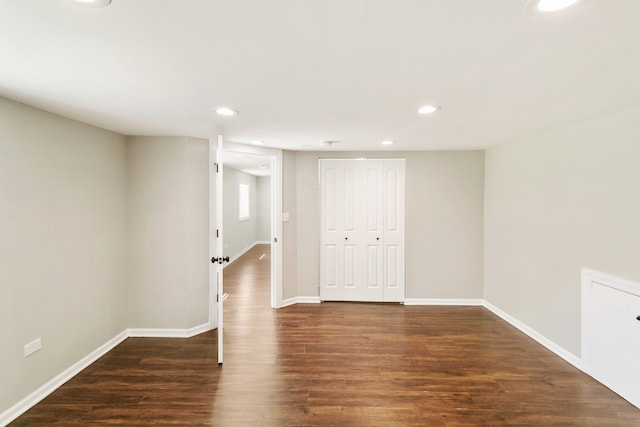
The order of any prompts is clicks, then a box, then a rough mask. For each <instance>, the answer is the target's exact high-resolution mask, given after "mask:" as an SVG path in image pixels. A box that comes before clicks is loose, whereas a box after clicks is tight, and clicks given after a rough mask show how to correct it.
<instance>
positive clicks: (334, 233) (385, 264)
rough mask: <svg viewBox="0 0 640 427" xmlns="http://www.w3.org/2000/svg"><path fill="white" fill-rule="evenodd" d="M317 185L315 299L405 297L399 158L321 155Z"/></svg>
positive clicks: (402, 160)
mask: <svg viewBox="0 0 640 427" xmlns="http://www.w3.org/2000/svg"><path fill="white" fill-rule="evenodd" d="M320 187H321V209H322V212H321V219H320V222H321V227H322V229H321V252H320V299H322V300H323V301H396V302H401V301H404V159H390V160H386V159H385V160H382V159H370V160H362V159H322V160H320ZM390 204H391V205H393V206H390Z"/></svg>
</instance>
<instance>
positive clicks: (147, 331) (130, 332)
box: [127, 322, 211, 338]
mask: <svg viewBox="0 0 640 427" xmlns="http://www.w3.org/2000/svg"><path fill="white" fill-rule="evenodd" d="M210 330H211V325H210V324H209V322H207V323H203V324H202V325H198V326H194V327H193V328H189V329H151V328H131V329H127V336H129V337H132V338H133V337H135V338H151V337H157V338H191V337H195V336H196V335H199V334H201V333H203V332H207V331H210Z"/></svg>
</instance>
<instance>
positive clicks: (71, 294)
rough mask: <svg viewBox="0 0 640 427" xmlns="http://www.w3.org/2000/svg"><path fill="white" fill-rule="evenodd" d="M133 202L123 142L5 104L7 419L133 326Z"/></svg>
mask: <svg viewBox="0 0 640 427" xmlns="http://www.w3.org/2000/svg"><path fill="white" fill-rule="evenodd" d="M125 203H126V150H125V138H124V137H122V136H120V135H117V134H115V133H112V132H108V131H105V130H102V129H98V128H95V127H92V126H89V125H85V124H82V123H79V122H75V121H72V120H68V119H65V118H62V117H59V116H56V115H53V114H49V113H46V112H43V111H40V110H37V109H35V108H31V107H28V106H25V105H22V104H18V103H15V102H13V101H9V100H6V99H3V98H0V339H1V341H2V343H1V344H0V413H2V412H3V411H4V410H6V409H7V408H9V407H11V406H12V405H13V404H15V403H17V402H18V401H19V400H21V399H23V398H24V397H25V396H27V395H28V394H29V393H31V392H33V391H35V390H36V389H37V388H38V387H40V386H42V385H43V384H44V383H46V382H47V381H49V380H51V379H52V378H53V377H55V376H56V375H58V374H60V373H61V372H62V371H64V370H65V369H67V368H68V367H69V366H71V365H72V364H74V363H76V362H78V361H79V360H80V359H81V358H83V357H85V356H86V355H88V354H89V353H90V352H92V351H93V350H95V349H96V348H98V347H100V346H101V345H103V344H104V343H105V342H107V341H108V340H110V339H111V338H113V337H114V336H116V335H117V334H119V333H120V332H122V331H123V330H124V329H125V328H126V287H125V274H124V255H123V254H124V248H125V214H126V205H125ZM38 337H41V338H42V349H41V350H40V351H38V352H36V353H34V354H33V355H31V356H29V357H28V358H24V357H23V346H24V344H26V343H28V342H30V341H32V340H34V339H36V338H38Z"/></svg>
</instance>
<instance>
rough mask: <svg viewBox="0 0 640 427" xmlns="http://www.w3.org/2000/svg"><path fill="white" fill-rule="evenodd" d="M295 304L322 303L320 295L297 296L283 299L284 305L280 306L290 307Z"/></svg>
mask: <svg viewBox="0 0 640 427" xmlns="http://www.w3.org/2000/svg"><path fill="white" fill-rule="evenodd" d="M294 304H320V297H295V298H289V299H286V300H284V301H282V305H281V306H280V307H278V308H284V307H288V306H290V305H294Z"/></svg>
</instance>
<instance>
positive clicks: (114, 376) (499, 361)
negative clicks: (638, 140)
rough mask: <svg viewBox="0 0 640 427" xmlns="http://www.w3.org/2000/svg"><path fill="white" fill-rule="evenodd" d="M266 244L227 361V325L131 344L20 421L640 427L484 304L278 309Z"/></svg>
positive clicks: (245, 282) (244, 266)
mask: <svg viewBox="0 0 640 427" xmlns="http://www.w3.org/2000/svg"><path fill="white" fill-rule="evenodd" d="M267 251H268V246H264V245H258V246H256V247H255V248H254V249H252V250H251V251H249V252H247V254H245V255H244V256H243V257H241V258H240V259H238V260H237V261H235V262H234V263H232V264H230V265H229V266H227V267H226V268H225V273H224V274H225V285H226V292H228V293H229V297H228V298H227V300H226V304H225V307H226V311H225V324H226V328H225V332H224V333H225V363H224V366H222V367H219V366H218V365H217V363H216V352H217V349H216V331H211V332H207V333H204V334H201V335H198V336H196V337H193V338H189V339H167V338H129V339H127V340H125V341H124V342H123V343H122V344H120V345H119V346H118V347H116V348H115V349H114V350H112V351H111V352H110V353H109V354H107V355H105V356H104V357H102V358H101V359H100V360H98V361H96V362H95V363H94V364H93V365H91V366H89V367H88V368H87V369H85V370H84V371H83V372H82V373H80V374H79V375H77V376H76V377H74V378H73V379H71V380H70V381H69V382H67V383H66V384H65V385H64V386H62V387H61V388H60V389H58V390H57V391H55V392H54V393H52V394H51V395H50V396H49V397H47V398H46V399H44V400H43V401H42V402H41V403H39V404H38V405H36V406H35V407H33V408H32V409H31V410H29V411H28V412H26V413H25V414H24V415H23V416H22V417H20V418H18V419H17V420H15V421H14V423H12V425H13V426H31V425H58V426H75V425H87V424H111V425H131V426H140V425H152V424H171V425H190V426H200V425H201V426H205V425H208V426H210V425H214V426H243V427H245V426H278V427H280V426H437V427H443V426H444V427H451V426H479V425H513V426H542V425H568V426H631V425H640V410H638V409H637V408H635V407H634V406H632V405H631V404H629V403H628V402H626V401H625V400H623V399H621V398H620V397H618V396H617V395H616V394H615V393H613V392H611V391H610V390H609V389H607V388H606V387H604V386H603V385H601V384H600V383H598V382H596V381H595V380H593V379H592V378H590V377H589V376H587V375H585V374H583V373H582V372H580V371H578V370H577V369H575V368H574V367H572V366H571V365H569V364H568V363H566V362H565V361H563V360H562V359H559V358H558V357H557V356H555V355H554V354H552V353H551V352H549V351H548V350H546V349H545V348H543V347H542V346H540V345H539V344H537V343H536V342H534V341H532V340H531V339H529V338H528V337H526V336H525V335H523V334H522V333H521V332H519V331H517V330H515V329H514V328H512V327H511V326H510V325H508V324H507V323H505V322H504V321H502V320H501V319H499V318H497V317H496V316H495V315H493V314H492V313H490V312H489V311H487V310H485V309H484V308H482V307H418V306H407V307H405V306H402V305H398V304H353V303H323V304H312V305H305V304H299V305H294V306H290V307H286V308H283V309H280V310H272V309H271V308H270V305H269V262H270V260H269V256H268V253H267ZM263 254H266V256H264V257H262V259H260V257H261V255H263Z"/></svg>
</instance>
